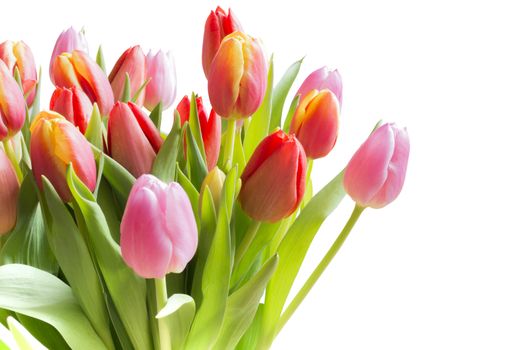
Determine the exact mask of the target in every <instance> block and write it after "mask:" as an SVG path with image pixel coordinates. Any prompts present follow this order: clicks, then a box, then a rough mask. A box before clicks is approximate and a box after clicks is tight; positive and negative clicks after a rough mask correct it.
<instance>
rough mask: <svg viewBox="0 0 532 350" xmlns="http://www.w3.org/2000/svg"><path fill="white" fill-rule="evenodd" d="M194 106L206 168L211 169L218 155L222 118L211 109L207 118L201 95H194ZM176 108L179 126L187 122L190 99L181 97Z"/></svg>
mask: <svg viewBox="0 0 532 350" xmlns="http://www.w3.org/2000/svg"><path fill="white" fill-rule="evenodd" d="M196 107H197V111H198V119H199V122H200V128H201V138H202V140H203V145H204V146H205V154H206V156H207V168H208V169H209V170H211V169H213V168H214V167H215V166H216V163H217V162H218V156H219V155H220V142H221V138H222V120H221V119H220V116H218V115H217V114H216V112H214V110H213V109H211V113H210V114H209V118H207V114H206V113H205V109H204V107H203V100H202V98H201V97H196ZM176 109H177V111H178V112H179V117H180V118H181V126H183V124H185V122H187V121H188V120H189V118H190V100H189V98H188V96H185V97H183V99H182V100H181V102H179V104H178V105H177V108H176Z"/></svg>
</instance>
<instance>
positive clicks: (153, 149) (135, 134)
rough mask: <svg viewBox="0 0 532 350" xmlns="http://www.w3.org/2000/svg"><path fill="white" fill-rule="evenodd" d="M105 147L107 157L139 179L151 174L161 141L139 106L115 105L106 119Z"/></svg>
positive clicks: (130, 104)
mask: <svg viewBox="0 0 532 350" xmlns="http://www.w3.org/2000/svg"><path fill="white" fill-rule="evenodd" d="M107 143H108V147H109V153H110V155H111V157H113V158H114V159H115V160H116V161H117V162H119V163H120V164H122V166H124V167H125V168H126V169H127V170H129V172H130V173H131V174H133V176H135V177H139V176H141V175H142V174H146V173H149V172H150V171H151V168H152V165H153V161H154V160H155V156H156V155H157V152H159V149H160V148H161V145H162V143H163V139H162V137H161V135H160V134H159V131H158V130H157V128H156V127H155V125H153V122H152V121H151V120H150V118H149V117H148V116H147V115H146V113H144V112H143V111H142V109H141V108H140V107H139V106H137V105H136V104H134V103H133V102H128V103H124V102H117V103H115V105H114V107H113V109H112V110H111V114H110V115H109V124H108V131H107Z"/></svg>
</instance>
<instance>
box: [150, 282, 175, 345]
mask: <svg viewBox="0 0 532 350" xmlns="http://www.w3.org/2000/svg"><path fill="white" fill-rule="evenodd" d="M154 281H155V299H156V301H157V312H160V311H161V309H162V308H163V307H164V306H165V305H166V301H167V300H168V295H167V292H166V278H165V277H163V278H156V279H155V280H154ZM157 323H158V325H159V348H160V350H170V349H171V348H172V344H171V340H170V333H169V329H168V328H167V327H166V325H165V324H164V323H163V321H162V320H161V319H158V320H157Z"/></svg>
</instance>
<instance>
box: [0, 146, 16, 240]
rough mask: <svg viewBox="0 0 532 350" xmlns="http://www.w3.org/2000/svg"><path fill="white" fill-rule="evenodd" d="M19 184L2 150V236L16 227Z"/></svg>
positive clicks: (0, 175) (0, 187)
mask: <svg viewBox="0 0 532 350" xmlns="http://www.w3.org/2000/svg"><path fill="white" fill-rule="evenodd" d="M18 193H19V184H18V179H17V174H16V173H15V169H13V165H12V164H11V162H10V161H9V158H8V157H7V156H6V154H5V153H4V151H3V150H2V149H1V148H0V203H2V205H0V236H2V235H3V234H6V233H8V232H9V231H11V230H12V229H13V227H15V223H16V221H17V200H18Z"/></svg>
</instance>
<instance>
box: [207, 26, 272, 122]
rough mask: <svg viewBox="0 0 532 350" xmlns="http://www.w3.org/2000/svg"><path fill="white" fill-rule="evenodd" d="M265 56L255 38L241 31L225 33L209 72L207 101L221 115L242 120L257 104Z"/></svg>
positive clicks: (263, 83) (263, 79)
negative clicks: (226, 34)
mask: <svg viewBox="0 0 532 350" xmlns="http://www.w3.org/2000/svg"><path fill="white" fill-rule="evenodd" d="M267 73H268V72H267V67H266V59H265V57H264V53H263V52H262V48H261V46H260V44H259V41H258V40H257V39H254V38H251V37H250V36H248V35H246V34H244V33H242V32H234V33H232V34H229V35H228V36H226V37H225V38H224V39H223V40H222V43H221V44H220V49H219V50H218V52H217V53H216V56H214V59H213V60H212V64H211V67H210V71H209V84H208V90H209V100H210V101H211V104H212V108H214V110H215V111H216V113H217V114H218V115H219V116H221V117H223V118H234V119H242V118H247V117H249V116H250V115H252V114H253V113H254V112H255V111H256V110H257V109H258V108H259V106H260V104H261V102H262V99H263V98H264V93H265V92H266V79H267Z"/></svg>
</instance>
